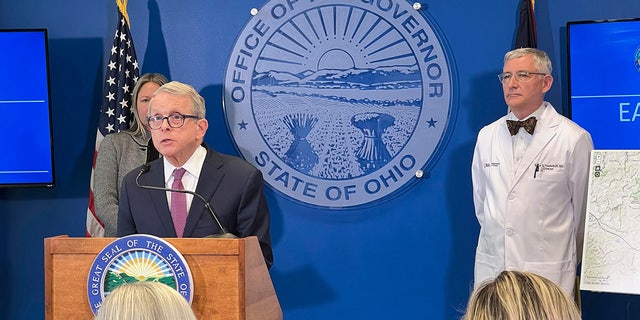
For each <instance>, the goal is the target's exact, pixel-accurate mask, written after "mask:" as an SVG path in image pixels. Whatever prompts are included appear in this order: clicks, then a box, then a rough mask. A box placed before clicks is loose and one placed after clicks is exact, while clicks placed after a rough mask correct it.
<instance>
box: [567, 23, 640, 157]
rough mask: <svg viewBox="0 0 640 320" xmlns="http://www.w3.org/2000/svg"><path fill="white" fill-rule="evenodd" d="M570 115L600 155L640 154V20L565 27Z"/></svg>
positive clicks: (569, 24) (579, 24)
mask: <svg viewBox="0 0 640 320" xmlns="http://www.w3.org/2000/svg"><path fill="white" fill-rule="evenodd" d="M567 47H568V48H567V54H568V58H567V62H568V80H569V113H570V117H571V119H572V120H573V121H575V122H576V123H578V124H579V125H580V126H581V127H583V128H585V129H586V130H587V131H589V133H591V137H592V138H593V143H594V147H595V148H596V149H610V150H612V149H640V18H639V19H624V20H597V21H572V22H568V23H567Z"/></svg>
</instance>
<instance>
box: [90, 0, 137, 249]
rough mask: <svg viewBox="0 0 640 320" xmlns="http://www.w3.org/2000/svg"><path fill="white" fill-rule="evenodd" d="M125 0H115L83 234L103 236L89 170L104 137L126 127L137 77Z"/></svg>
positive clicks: (94, 163)
mask: <svg viewBox="0 0 640 320" xmlns="http://www.w3.org/2000/svg"><path fill="white" fill-rule="evenodd" d="M127 1H128V0H116V4H117V5H118V27H117V29H116V34H115V36H114V39H113V46H112V47H111V52H110V55H109V63H108V64H107V70H106V76H105V81H104V87H103V90H102V92H103V97H102V99H103V100H102V107H101V109H100V121H99V124H98V132H97V134H96V147H95V150H94V152H93V164H92V166H91V185H90V190H89V191H90V192H89V206H88V208H87V232H86V234H87V237H102V236H104V227H103V224H102V223H101V222H100V220H99V219H98V217H97V216H96V214H95V206H94V198H93V172H94V169H95V165H96V157H97V155H98V149H99V148H100V143H101V142H102V139H103V138H104V136H106V135H108V134H110V133H114V132H119V131H120V130H126V129H128V128H129V126H130V123H131V121H132V113H131V109H130V108H131V106H132V94H133V87H134V86H135V84H136V81H137V80H138V77H139V76H140V69H139V68H138V60H137V58H136V50H135V49H134V47H133V41H132V39H131V32H130V30H129V16H128V15H127Z"/></svg>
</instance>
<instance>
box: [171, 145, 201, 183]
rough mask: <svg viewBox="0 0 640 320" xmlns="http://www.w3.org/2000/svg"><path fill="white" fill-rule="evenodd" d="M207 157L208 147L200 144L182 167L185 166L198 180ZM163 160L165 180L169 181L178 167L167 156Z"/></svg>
mask: <svg viewBox="0 0 640 320" xmlns="http://www.w3.org/2000/svg"><path fill="white" fill-rule="evenodd" d="M206 157H207V149H205V148H204V147H203V146H201V145H200V146H198V148H197V149H196V151H195V152H194V153H193V154H192V155H191V157H190V158H189V160H187V162H185V163H184V165H183V166H182V168H184V169H185V170H186V171H187V173H189V174H191V175H193V176H195V177H196V180H197V179H198V178H199V177H200V172H201V171H202V165H203V164H204V159H205V158H206ZM162 161H163V162H164V182H165V183H169V181H171V179H173V178H172V175H173V170H175V169H176V167H175V166H174V165H172V164H171V163H170V162H169V161H168V160H167V158H166V157H162Z"/></svg>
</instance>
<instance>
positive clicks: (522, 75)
mask: <svg viewBox="0 0 640 320" xmlns="http://www.w3.org/2000/svg"><path fill="white" fill-rule="evenodd" d="M532 74H539V75H542V76H546V75H547V74H546V73H542V72H529V71H518V72H516V74H515V75H516V77H515V79H516V81H518V82H527V81H530V80H531V79H533V76H532ZM511 76H513V75H512V74H511V72H503V73H500V74H498V80H500V82H501V83H502V84H505V83H508V82H509V80H511Z"/></svg>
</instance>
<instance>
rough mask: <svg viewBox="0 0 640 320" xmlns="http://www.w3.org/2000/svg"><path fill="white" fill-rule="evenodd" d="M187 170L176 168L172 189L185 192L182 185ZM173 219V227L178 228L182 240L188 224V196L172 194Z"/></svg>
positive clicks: (179, 193) (177, 232) (177, 233)
mask: <svg viewBox="0 0 640 320" xmlns="http://www.w3.org/2000/svg"><path fill="white" fill-rule="evenodd" d="M185 172H186V170H185V169H184V168H176V169H175V170H173V184H172V185H171V189H178V190H184V185H183V184H182V176H183V175H184V173H185ZM171 219H173V226H174V227H175V228H176V235H177V236H178V238H182V234H183V233H184V225H185V224H186V223H187V195H186V194H184V193H182V192H171Z"/></svg>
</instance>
